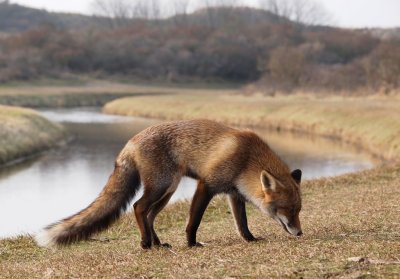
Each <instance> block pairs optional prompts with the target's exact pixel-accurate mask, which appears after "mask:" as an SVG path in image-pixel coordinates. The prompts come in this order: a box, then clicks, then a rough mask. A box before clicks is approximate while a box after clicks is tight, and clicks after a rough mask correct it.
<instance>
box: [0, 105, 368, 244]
mask: <svg viewBox="0 0 400 279" xmlns="http://www.w3.org/2000/svg"><path fill="white" fill-rule="evenodd" d="M42 114H43V115H44V116H46V117H47V118H49V119H51V120H53V121H58V122H62V123H63V125H65V126H66V127H67V129H68V130H69V132H70V133H71V134H72V135H74V139H73V140H72V141H71V142H70V143H69V144H67V145H66V146H64V147H61V148H58V149H55V150H52V151H50V152H46V153H45V154H43V155H42V156H39V157H37V158H34V159H32V160H29V161H27V162H24V163H21V164H18V165H16V166H12V167H8V168H3V169H0V220H1V225H0V237H8V236H15V235H17V234H22V233H33V232H35V231H38V230H39V229H40V228H42V227H43V226H45V225H48V224H49V223H52V222H54V221H57V220H59V219H60V218H63V217H67V216H69V215H71V214H73V213H76V212H77V211H78V210H81V209H83V208H84V207H86V206H87V205H88V204H89V203H90V202H92V201H93V199H94V198H95V197H96V196H97V195H98V194H99V192H100V191H101V189H102V188H103V186H104V185H105V183H106V182H107V179H108V176H109V175H110V174H111V172H112V170H113V164H114V159H115V157H116V155H117V154H118V152H119V151H120V150H121V148H122V147H123V146H124V144H125V143H126V141H127V140H128V139H129V138H131V137H132V136H133V135H135V134H136V133H138V132H139V131H141V130H143V129H144V128H146V127H148V126H150V125H152V124H156V123H158V122H159V121H156V120H149V119H143V118H132V117H120V116H110V115H103V114H101V113H100V112H99V110H98V109H93V108H83V109H82V108H79V109H68V110H62V109H60V110H43V111H42ZM257 132H258V133H259V134H260V135H261V136H262V137H263V138H264V139H266V140H267V141H268V142H269V143H270V145H271V146H272V147H273V149H274V150H275V151H276V152H277V153H278V154H279V155H281V157H282V158H283V159H284V160H285V161H286V162H288V164H289V165H290V166H291V167H292V168H301V169H302V170H303V173H304V178H306V179H310V178H316V177H323V176H334V175H339V174H343V173H347V172H354V171H358V170H362V169H366V168H370V167H372V166H373V163H372V160H371V158H370V157H369V156H367V155H365V154H363V153H361V152H359V150H357V149H354V148H353V147H350V146H347V145H344V144H341V143H339V142H337V141H332V140H328V139H322V138H318V137H309V136H304V135H298V134H291V133H277V132H271V131H266V130H257ZM194 188H195V182H194V181H193V180H191V179H189V178H184V179H183V180H182V182H181V184H180V186H179V188H178V190H177V192H176V193H175V195H174V196H173V198H172V199H171V202H173V201H176V200H179V199H187V198H190V197H191V196H192V194H193V192H194Z"/></svg>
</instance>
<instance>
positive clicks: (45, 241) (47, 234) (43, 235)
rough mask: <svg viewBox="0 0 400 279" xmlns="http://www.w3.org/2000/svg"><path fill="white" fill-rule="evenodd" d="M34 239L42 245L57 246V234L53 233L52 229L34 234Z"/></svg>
mask: <svg viewBox="0 0 400 279" xmlns="http://www.w3.org/2000/svg"><path fill="white" fill-rule="evenodd" d="M34 240H35V242H36V243H37V245H38V246H40V247H47V248H50V247H53V246H55V244H56V242H55V235H54V234H52V233H51V230H46V229H44V230H42V231H40V232H38V233H37V234H36V235H35V236H34Z"/></svg>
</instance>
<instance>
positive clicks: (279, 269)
mask: <svg viewBox="0 0 400 279" xmlns="http://www.w3.org/2000/svg"><path fill="white" fill-rule="evenodd" d="M398 185H400V168H399V167H381V168H378V169H375V170H372V171H366V172H363V173H360V174H351V175H346V176H342V177H337V178H333V179H322V180H316V181H310V182H306V183H305V184H304V185H303V200H304V207H303V210H302V213H301V216H300V217H301V219H302V225H303V231H304V233H305V235H304V237H302V238H300V239H295V238H293V237H290V236H288V235H287V234H286V233H285V232H284V231H283V230H282V229H281V228H279V227H278V226H277V224H276V223H275V222H273V221H272V220H269V219H268V218H267V217H266V216H264V215H262V214H261V213H260V212H259V211H258V210H256V209H254V208H253V207H251V206H248V209H249V210H248V211H249V224H250V229H251V230H252V231H253V233H254V234H255V235H256V236H258V237H264V238H265V239H264V240H262V241H259V242H256V243H245V242H243V241H242V240H241V239H240V238H239V236H237V234H236V232H235V228H234V223H233V219H232V216H231V213H230V210H229V207H228V206H227V203H226V201H225V199H223V198H217V199H216V200H214V201H213V202H212V204H211V205H210V207H209V208H208V209H207V211H206V214H205V217H204V220H203V222H202V224H201V225H200V229H199V233H198V239H199V240H200V241H204V242H206V244H207V246H206V247H204V248H192V249H189V248H187V247H186V244H185V234H184V230H185V229H184V228H185V222H186V218H187V215H188V211H189V204H188V203H179V204H174V205H172V206H169V207H167V209H166V210H165V211H163V212H162V213H161V214H160V217H159V218H158V219H157V225H156V228H157V229H158V231H159V236H160V237H161V239H162V240H163V241H167V242H169V243H170V244H172V246H173V248H172V249H171V250H169V249H153V250H151V251H143V250H141V248H140V245H139V234H138V229H137V227H136V223H135V220H134V216H133V214H127V215H125V216H124V217H123V218H122V219H121V220H120V221H119V222H118V223H117V224H116V225H114V226H113V227H112V228H111V229H110V230H108V231H107V232H105V233H103V234H101V235H98V236H96V237H95V238H94V239H93V241H87V242H81V243H78V244H76V245H73V246H71V247H67V248H62V249H57V250H46V249H41V248H38V247H37V246H36V245H35V244H34V243H33V241H32V239H31V238H29V237H19V238H17V239H9V240H1V241H0V277H3V278H43V277H45V278H71V277H72V278H398V276H399V274H400V259H399V252H400V240H399V238H400V234H399V232H400V223H399V222H398V213H399V211H400V204H399V202H398V197H399V196H400V188H399V187H398ZM357 257H358V258H357Z"/></svg>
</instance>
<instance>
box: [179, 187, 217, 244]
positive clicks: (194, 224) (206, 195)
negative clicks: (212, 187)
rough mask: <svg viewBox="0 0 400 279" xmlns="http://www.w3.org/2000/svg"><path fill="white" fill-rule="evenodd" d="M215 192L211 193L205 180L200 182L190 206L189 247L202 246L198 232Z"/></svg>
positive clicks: (187, 228) (187, 233) (187, 230)
mask: <svg viewBox="0 0 400 279" xmlns="http://www.w3.org/2000/svg"><path fill="white" fill-rule="evenodd" d="M212 197H213V194H211V193H210V191H209V189H208V188H207V186H206V185H205V184H204V182H201V181H200V182H199V183H198V185H197V189H196V192H195V194H194V196H193V200H192V204H191V206H190V217H189V222H188V224H187V227H186V238H187V242H188V246H189V247H193V246H202V245H201V244H200V243H198V242H196V233H197V229H198V228H199V225H200V222H201V218H202V217H203V214H204V211H205V210H206V208H207V206H208V204H209V203H210V201H211V199H212Z"/></svg>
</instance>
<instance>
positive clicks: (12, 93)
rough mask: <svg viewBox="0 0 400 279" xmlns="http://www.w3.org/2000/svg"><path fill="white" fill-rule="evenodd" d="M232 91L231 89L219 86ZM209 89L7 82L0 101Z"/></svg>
mask: <svg viewBox="0 0 400 279" xmlns="http://www.w3.org/2000/svg"><path fill="white" fill-rule="evenodd" d="M217 91H218V92H222V93H231V92H234V90H231V89H218V90H217ZM206 92H209V90H208V89H204V88H201V87H198V88H185V87H184V86H181V87H168V86H148V85H140V84H139V85H134V84H124V83H116V82H109V81H99V80H92V81H88V82H87V83H83V84H77V85H75V86H71V85H53V86H49V85H48V86H46V85H35V86H32V85H20V86H16V85H10V86H0V104H4V105H13V106H24V107H76V106H102V105H104V104H105V103H107V102H109V101H111V100H114V99H117V98H121V97H126V96H140V95H160V94H161V95H162V94H175V93H190V94H203V93H206Z"/></svg>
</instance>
